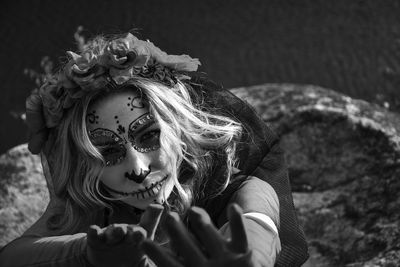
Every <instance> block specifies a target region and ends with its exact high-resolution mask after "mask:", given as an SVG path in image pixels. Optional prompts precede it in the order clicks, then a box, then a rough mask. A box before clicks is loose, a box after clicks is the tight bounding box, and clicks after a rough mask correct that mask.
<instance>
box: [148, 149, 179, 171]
mask: <svg viewBox="0 0 400 267" xmlns="http://www.w3.org/2000/svg"><path fill="white" fill-rule="evenodd" d="M173 161H174V159H173V157H171V155H170V154H167V153H165V152H164V150H161V149H160V150H158V153H154V156H153V157H152V164H151V166H153V167H155V168H156V169H158V170H170V168H172V165H171V164H172V163H173Z"/></svg>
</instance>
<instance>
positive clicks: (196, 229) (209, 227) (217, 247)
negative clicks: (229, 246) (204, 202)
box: [188, 207, 226, 258]
mask: <svg viewBox="0 0 400 267" xmlns="http://www.w3.org/2000/svg"><path fill="white" fill-rule="evenodd" d="M188 215H189V221H190V223H191V230H192V231H193V233H194V234H195V235H196V237H197V239H198V240H200V242H201V244H202V245H203V247H204V248H205V250H206V252H207V253H208V255H209V256H210V257H212V258H215V257H218V256H222V255H223V254H224V251H225V246H226V241H225V239H224V238H223V237H222V236H221V234H220V233H219V232H218V230H217V228H215V226H214V224H213V223H212V221H211V218H210V216H209V215H208V213H207V212H206V211H205V210H204V209H202V208H199V207H192V208H191V209H190V210H189V212H188Z"/></svg>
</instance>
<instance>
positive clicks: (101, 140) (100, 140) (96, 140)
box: [89, 128, 122, 146]
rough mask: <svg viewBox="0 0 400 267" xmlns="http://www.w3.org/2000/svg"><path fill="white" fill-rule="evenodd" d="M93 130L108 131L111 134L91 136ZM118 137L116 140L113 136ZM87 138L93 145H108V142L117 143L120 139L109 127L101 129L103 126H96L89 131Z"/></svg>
mask: <svg viewBox="0 0 400 267" xmlns="http://www.w3.org/2000/svg"><path fill="white" fill-rule="evenodd" d="M95 132H102V133H104V132H109V133H110V134H111V135H110V136H107V135H97V136H93V135H94V134H95ZM116 137H117V138H118V139H119V140H118V141H116V140H115V138H116ZM89 139H90V141H91V142H92V143H93V145H95V146H96V145H110V144H118V143H119V142H120V141H122V138H121V137H120V136H119V135H118V134H116V133H114V132H113V131H112V130H109V129H103V128H96V129H94V130H93V131H91V133H89Z"/></svg>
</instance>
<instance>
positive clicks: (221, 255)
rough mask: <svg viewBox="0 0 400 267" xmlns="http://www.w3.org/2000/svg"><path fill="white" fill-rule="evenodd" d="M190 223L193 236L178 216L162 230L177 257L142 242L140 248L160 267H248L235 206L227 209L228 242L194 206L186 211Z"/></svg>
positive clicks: (169, 218) (248, 253) (171, 215)
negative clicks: (229, 229) (229, 236)
mask: <svg viewBox="0 0 400 267" xmlns="http://www.w3.org/2000/svg"><path fill="white" fill-rule="evenodd" d="M188 216H189V222H190V224H191V229H192V232H193V235H192V234H191V233H189V231H188V230H187V229H186V227H185V226H184V225H183V223H182V221H181V220H180V218H179V216H178V214H177V213H174V212H171V213H169V214H168V215H167V218H166V222H165V228H166V231H167V233H168V235H169V237H170V240H171V243H172V247H173V249H174V250H175V252H176V253H177V254H178V255H179V256H178V257H176V255H175V256H174V254H173V253H172V252H171V251H169V250H167V249H166V248H162V247H160V246H158V245H157V244H156V243H154V242H152V241H150V240H145V241H143V243H142V248H143V250H144V251H145V253H146V254H147V255H148V256H149V257H150V258H151V259H152V260H153V261H154V262H155V263H156V264H157V266H163V267H183V266H190V267H217V266H218V267H225V266H229V267H250V266H253V264H252V263H251V251H250V250H249V248H248V243H247V236H246V232H245V228H244V224H243V218H242V211H241V209H240V207H239V206H238V205H235V204H233V205H231V206H229V208H228V218H229V224H230V228H231V236H232V238H231V239H228V240H227V239H225V238H224V237H223V236H222V234H221V233H220V232H218V230H217V228H215V226H214V225H213V224H212V222H211V219H210V217H209V215H208V214H207V212H206V211H205V210H203V209H201V208H198V207H193V208H191V209H190V210H189V214H188Z"/></svg>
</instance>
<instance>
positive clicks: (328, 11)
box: [0, 0, 400, 153]
mask: <svg viewBox="0 0 400 267" xmlns="http://www.w3.org/2000/svg"><path fill="white" fill-rule="evenodd" d="M79 26H82V27H83V32H82V34H83V35H84V36H86V37H92V36H95V35H97V34H101V33H105V34H110V33H121V32H126V31H128V30H131V29H137V31H138V32H139V34H138V36H139V37H141V38H142V39H150V40H151V41H152V42H154V43H155V44H156V45H157V46H159V47H160V48H162V49H163V50H164V51H166V52H168V53H172V54H181V53H183V54H189V55H191V56H192V57H197V58H199V59H200V60H201V62H202V67H201V68H200V71H202V72H205V73H207V75H208V76H209V77H210V78H211V79H213V80H215V81H217V82H219V83H221V84H223V85H224V86H225V87H226V88H233V87H239V86H249V85H256V84H262V83H295V84H314V85H319V86H322V87H326V88H329V89H333V90H335V91H339V92H342V93H345V94H347V95H349V96H351V97H353V98H360V99H364V100H368V101H371V102H375V103H377V104H378V105H383V106H385V107H386V108H388V109H390V110H393V111H399V110H400V94H399V86H400V1H398V0H385V1H376V0H335V1H326V0H253V1H239V0H231V1H229V0H226V1H215V0H202V1H188V0H186V1H183V0H175V1H153V0H146V1H135V0H124V1H55V0H41V1H39V0H37V1H15V0H13V1H10V0H6V1H4V0H3V1H2V2H1V7H0V36H1V39H2V41H1V42H0V62H1V67H0V70H1V71H0V84H1V97H0V125H1V127H0V140H1V142H0V153H3V152H5V151H6V150H7V149H9V148H11V147H13V146H15V145H18V144H21V143H24V142H26V140H27V133H26V126H25V124H24V122H23V120H22V119H21V118H20V117H21V114H22V112H23V111H24V106H25V98H26V97H27V96H28V95H29V93H30V91H31V90H32V89H34V88H35V83H34V81H32V79H30V78H29V75H27V74H29V73H31V72H32V70H34V71H37V72H40V71H41V61H42V59H43V58H44V57H45V56H47V57H48V59H49V60H50V61H53V62H55V63H57V62H62V61H63V60H65V51H66V50H77V48H76V41H75V39H74V33H75V32H76V30H77V28H78V27H79ZM55 68H57V64H56V65H55ZM29 70H30V71H29ZM24 73H25V74H24Z"/></svg>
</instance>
